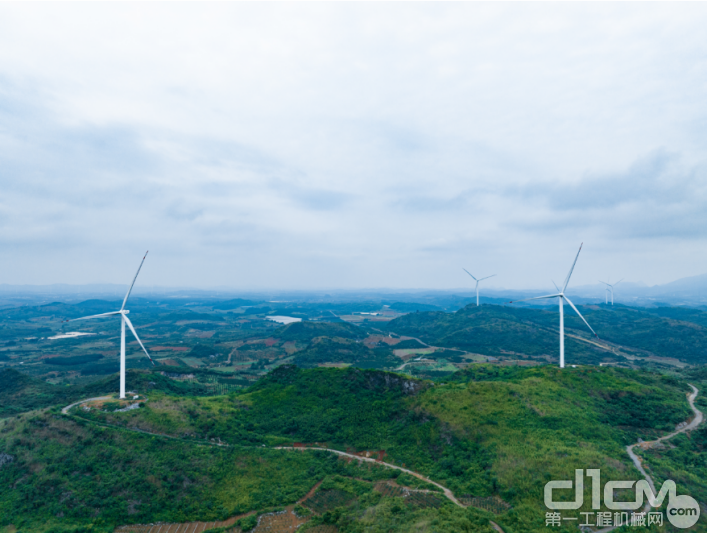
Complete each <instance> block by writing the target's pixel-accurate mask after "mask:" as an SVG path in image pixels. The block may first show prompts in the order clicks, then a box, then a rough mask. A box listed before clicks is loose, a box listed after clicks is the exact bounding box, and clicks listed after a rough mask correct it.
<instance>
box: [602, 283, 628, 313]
mask: <svg viewBox="0 0 707 534" xmlns="http://www.w3.org/2000/svg"><path fill="white" fill-rule="evenodd" d="M609 280H611V278H609ZM623 280H624V279H623V278H622V279H621V280H619V281H618V282H614V283H613V284H608V283H606V282H601V280H599V281H600V282H601V283H602V284H604V285H605V286H606V290H607V291H611V305H612V306H613V305H614V286H618V285H619V284H620V283H621V282H623ZM607 304H608V303H607Z"/></svg>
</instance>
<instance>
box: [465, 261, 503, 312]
mask: <svg viewBox="0 0 707 534" xmlns="http://www.w3.org/2000/svg"><path fill="white" fill-rule="evenodd" d="M462 270H463V271H464V272H465V273H466V274H468V275H469V276H471V277H472V278H473V279H474V280H476V305H477V306H478V305H479V282H481V281H482V280H486V279H487V278H493V277H494V276H496V275H495V274H492V275H491V276H486V277H484V278H479V279H478V280H477V279H476V277H475V276H474V275H473V274H471V273H470V272H469V271H467V270H466V269H464V267H462Z"/></svg>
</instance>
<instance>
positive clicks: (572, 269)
mask: <svg viewBox="0 0 707 534" xmlns="http://www.w3.org/2000/svg"><path fill="white" fill-rule="evenodd" d="M582 245H584V243H581V244H580V245H579V250H578V251H577V255H576V256H575V257H574V263H573V264H572V268H571V269H570V272H569V273H567V278H566V279H565V285H564V286H562V292H563V293H564V292H565V289H567V284H569V283H570V277H571V276H572V272H573V271H574V266H575V265H577V258H579V253H580V252H582Z"/></svg>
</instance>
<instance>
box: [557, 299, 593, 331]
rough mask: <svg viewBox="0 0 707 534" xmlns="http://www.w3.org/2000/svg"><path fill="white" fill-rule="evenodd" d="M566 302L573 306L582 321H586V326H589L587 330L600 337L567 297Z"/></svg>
mask: <svg viewBox="0 0 707 534" xmlns="http://www.w3.org/2000/svg"><path fill="white" fill-rule="evenodd" d="M565 300H566V301H567V304H569V305H570V306H572V309H573V310H574V311H576V312H577V315H579V317H580V318H581V319H582V321H584V324H586V325H587V328H589V330H591V331H592V334H594V335H595V336H596V337H599V336H598V335H597V333H596V332H595V331H594V329H593V328H592V327H591V326H589V323H588V322H587V320H586V319H585V318H584V317H582V314H581V313H579V310H578V309H577V308H576V307H575V305H574V304H572V301H571V300H570V299H568V298H567V297H565Z"/></svg>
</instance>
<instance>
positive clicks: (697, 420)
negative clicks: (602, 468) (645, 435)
mask: <svg viewBox="0 0 707 534" xmlns="http://www.w3.org/2000/svg"><path fill="white" fill-rule="evenodd" d="M688 385H689V386H690V387H691V388H692V393H691V394H690V395H688V397H687V401H688V402H689V403H690V408H692V411H693V412H694V414H695V417H694V418H693V419H692V421H690V422H689V423H688V424H687V425H685V426H684V427H682V428H681V429H680V430H676V431H675V432H671V433H670V434H666V435H665V436H663V437H662V438H658V439H655V440H653V441H640V442H638V443H634V444H633V445H628V446H627V447H626V452H627V453H628V455H629V458H631V461H632V462H633V465H635V466H636V469H638V471H639V472H640V473H641V475H643V478H644V479H645V480H646V481H647V482H648V485H649V486H650V487H651V490H652V491H653V495H657V493H658V492H657V491H656V490H655V483H654V482H653V479H652V478H651V476H650V475H649V474H648V473H646V470H645V468H644V467H643V463H642V462H641V459H640V458H639V457H638V455H637V454H636V453H635V452H633V448H634V447H640V448H641V449H644V450H645V449H650V448H651V447H653V446H655V445H657V444H658V443H661V442H663V441H667V440H669V439H671V438H674V437H675V436H677V435H678V434H682V433H684V432H687V431H688V430H694V429H695V428H697V427H698V426H700V425H701V424H702V422H703V421H704V415H703V414H702V412H701V411H699V410H698V409H697V408H696V407H695V398H697V395H698V394H699V390H698V389H697V388H696V387H695V386H693V385H692V384H688ZM651 508H652V507H651V503H650V502H646V504H645V506H644V507H643V510H642V511H643V512H649V511H650V510H651ZM614 528H616V527H607V528H604V529H601V530H597V531H595V532H612V531H613V530H614Z"/></svg>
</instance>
